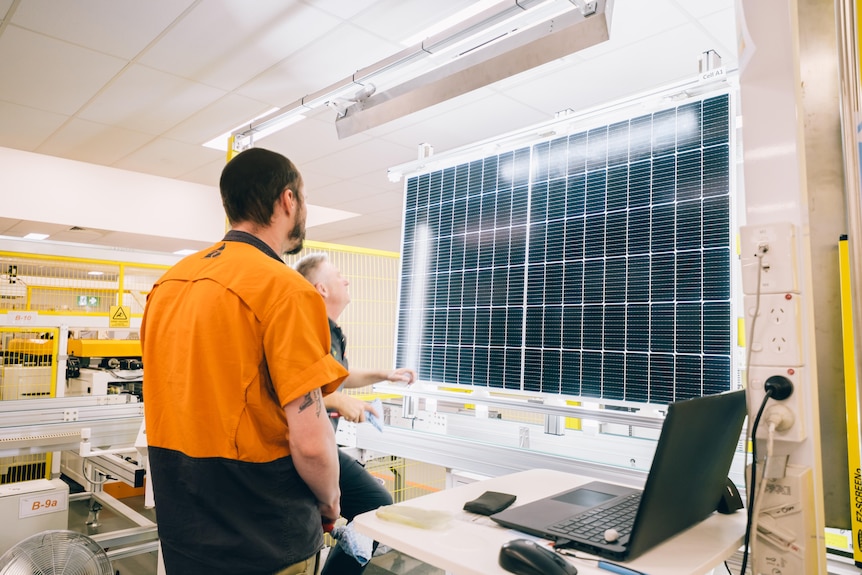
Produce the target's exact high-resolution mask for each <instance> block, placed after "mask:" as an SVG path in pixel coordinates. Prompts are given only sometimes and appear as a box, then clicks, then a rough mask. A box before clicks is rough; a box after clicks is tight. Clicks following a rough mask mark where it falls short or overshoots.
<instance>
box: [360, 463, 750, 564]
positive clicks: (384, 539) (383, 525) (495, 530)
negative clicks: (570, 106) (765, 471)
mask: <svg viewBox="0 0 862 575" xmlns="http://www.w3.org/2000/svg"><path fill="white" fill-rule="evenodd" d="M590 480H591V478H588V477H582V476H579V475H572V474H570V473H563V472H560V471H552V470H548V469H533V470H530V471H522V472H519V473H513V474H511V475H505V476H502V477H495V478H493V479H487V480H483V481H477V482H475V483H470V484H467V485H462V486H459V487H456V488H454V489H447V490H444V491H439V492H437V493H432V494H430V495H425V496H422V497H418V498H416V499H411V500H409V501H405V502H404V503H402V504H401V505H407V506H411V507H418V508H421V509H435V510H440V511H447V512H451V513H452V514H453V518H452V520H451V521H450V522H449V523H448V525H446V526H445V527H443V528H440V529H422V528H418V527H411V526H409V525H404V524H402V523H396V522H392V521H384V520H382V519H380V518H378V517H377V516H376V515H375V512H374V511H369V512H368V513H363V514H362V515H359V516H358V517H356V519H355V520H354V521H355V525H356V528H357V529H358V531H359V532H361V533H365V534H366V535H369V536H371V537H373V538H374V539H376V540H377V541H380V542H381V543H382V544H384V545H388V546H390V547H392V548H394V549H398V550H399V551H402V552H404V553H406V554H407V555H411V556H413V557H415V558H417V559H419V560H420V561H424V562H425V563H429V564H431V565H434V566H435V567H438V568H440V569H444V570H446V571H449V572H451V573H453V574H455V575H506V574H507V573H508V571H505V570H504V569H503V568H502V567H500V566H499V564H498V563H497V558H498V554H499V551H500V546H501V545H503V543H505V542H506V541H509V540H511V539H517V538H532V537H531V536H529V535H525V534H523V533H520V532H518V531H513V530H511V529H506V528H504V527H501V526H499V525H497V524H496V523H494V522H493V521H491V520H490V519H488V518H487V517H482V516H477V515H475V514H472V513H467V512H465V511H463V510H462V507H463V505H464V503H465V502H466V501H470V500H471V499H475V498H476V497H478V496H479V495H481V494H482V493H484V492H485V491H499V492H502V493H511V494H513V495H516V496H517V497H518V499H517V500H516V501H515V503H514V504H513V506H517V505H520V504H524V503H528V502H530V501H534V500H536V499H540V498H542V497H545V496H548V495H553V494H555V493H559V492H561V491H565V490H566V489H570V488H572V487H576V486H578V485H580V484H583V483H586V482H588V481H590ZM744 533H745V512H744V510H740V511H737V512H736V513H734V514H732V515H720V514H718V513H714V514H713V515H711V516H710V517H708V518H707V519H706V520H704V521H703V522H701V523H699V524H698V525H695V526H694V527H691V528H690V529H688V530H686V531H684V532H682V533H680V534H679V535H677V536H676V537H674V538H672V539H670V540H668V541H666V542H665V543H663V544H662V545H660V546H658V547H655V548H653V549H652V550H650V551H648V552H647V553H645V554H643V555H641V556H640V557H638V558H637V559H635V560H633V561H629V562H626V563H622V565H625V566H627V567H630V568H632V569H636V570H638V571H641V572H643V573H646V574H648V575H702V574H704V573H709V572H710V571H711V570H712V569H713V568H714V567H715V566H717V565H719V564H720V563H721V562H722V561H723V560H724V559H726V558H727V557H729V556H730V555H731V554H733V552H734V551H736V550H737V549H739V547H740V545H742V538H743V535H744ZM534 539H535V538H534ZM579 555H581V554H580V553H579ZM569 560H570V561H571V562H572V563H574V564H575V565H576V566H577V567H578V572H579V574H580V575H600V574H603V575H607V574H608V571H605V570H602V569H599V568H598V567H597V566H596V562H595V561H583V560H579V559H572V558H569Z"/></svg>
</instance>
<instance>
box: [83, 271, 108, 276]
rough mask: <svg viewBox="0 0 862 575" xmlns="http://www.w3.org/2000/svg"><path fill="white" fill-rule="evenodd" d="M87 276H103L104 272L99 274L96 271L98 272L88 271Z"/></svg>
mask: <svg viewBox="0 0 862 575" xmlns="http://www.w3.org/2000/svg"><path fill="white" fill-rule="evenodd" d="M87 275H88V276H103V275H105V272H100V271H98V270H93V271H89V272H87Z"/></svg>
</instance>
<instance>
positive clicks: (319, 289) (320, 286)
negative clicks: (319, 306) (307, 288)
mask: <svg viewBox="0 0 862 575" xmlns="http://www.w3.org/2000/svg"><path fill="white" fill-rule="evenodd" d="M314 287H315V288H316V289H317V292H318V293H319V294H320V295H321V296H322V297H324V298H325V297H326V296H328V295H329V290H328V289H326V285H324V284H322V283H316V284H314Z"/></svg>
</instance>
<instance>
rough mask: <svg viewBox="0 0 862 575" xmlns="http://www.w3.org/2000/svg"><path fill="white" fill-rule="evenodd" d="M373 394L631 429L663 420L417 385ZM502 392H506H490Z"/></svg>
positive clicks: (658, 426)
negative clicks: (489, 408) (513, 411)
mask: <svg viewBox="0 0 862 575" xmlns="http://www.w3.org/2000/svg"><path fill="white" fill-rule="evenodd" d="M374 391H376V392H380V393H386V394H392V395H402V396H405V397H421V398H427V399H437V400H440V401H449V402H455V403H460V404H462V405H463V404H468V403H469V404H480V405H486V406H488V407H497V408H504V409H514V410H520V411H527V412H531V413H541V414H543V415H559V416H563V417H575V418H580V419H592V420H595V421H600V422H602V423H616V424H620V425H630V426H632V427H641V428H645V429H661V427H662V424H663V423H664V419H663V418H660V417H650V416H645V415H636V414H633V413H629V412H625V411H616V410H611V409H589V408H586V407H578V406H573V405H549V404H544V403H536V402H533V401H528V400H527V399H526V398H524V399H510V398H504V397H494V396H490V395H488V396H481V395H477V394H475V393H459V392H454V391H440V390H439V389H427V388H422V387H420V386H418V385H416V384H414V385H412V386H409V387H404V386H398V385H392V384H382V383H378V384H374ZM489 391H500V392H505V390H496V389H493V390H489Z"/></svg>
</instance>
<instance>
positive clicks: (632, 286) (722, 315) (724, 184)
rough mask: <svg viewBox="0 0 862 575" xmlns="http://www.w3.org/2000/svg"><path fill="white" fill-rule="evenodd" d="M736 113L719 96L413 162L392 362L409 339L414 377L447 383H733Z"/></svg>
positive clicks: (704, 388)
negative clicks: (424, 165) (436, 165)
mask: <svg viewBox="0 0 862 575" xmlns="http://www.w3.org/2000/svg"><path fill="white" fill-rule="evenodd" d="M729 111H730V105H729V97H728V96H727V95H721V96H715V97H711V98H707V99H704V100H700V101H695V102H688V103H685V104H682V105H679V106H677V107H674V108H670V109H666V110H661V111H658V112H655V113H653V114H645V115H641V116H638V117H635V118H631V119H627V120H623V121H620V122H614V123H612V124H609V125H606V126H598V127H593V128H590V129H587V130H584V131H581V132H578V133H575V134H572V135H570V136H567V137H558V138H555V139H553V140H550V141H539V142H536V143H535V144H533V145H532V146H526V147H523V148H521V149H518V150H515V151H511V152H505V153H502V154H499V155H493V156H489V157H487V158H483V159H481V160H472V161H469V162H464V163H462V164H459V165H457V166H450V167H446V168H444V169H441V170H437V171H434V172H431V173H427V174H420V175H417V176H414V177H411V178H409V179H408V180H407V182H406V184H405V221H404V235H403V242H404V248H403V254H404V255H403V260H402V262H403V265H402V290H401V293H402V297H401V298H400V302H399V306H400V307H399V328H398V342H397V354H398V357H397V361H398V362H399V364H403V361H404V359H405V358H406V357H407V349H408V347H409V346H411V345H418V347H419V354H418V357H419V358H420V360H419V365H418V366H417V367H418V369H419V373H420V379H423V380H429V381H435V382H440V383H445V384H447V385H459V384H461V385H478V386H490V387H497V388H504V389H523V390H527V391H535V392H544V393H551V394H565V395H575V396H582V397H594V398H605V399H613V400H625V401H633V402H646V401H649V402H657V403H664V402H670V401H675V400H679V399H684V398H687V397H693V396H697V395H703V394H706V393H716V392H719V391H722V390H726V389H729V388H730V381H731V373H730V372H731V359H730V353H731V305H730V298H731V282H730V262H731V253H730V249H731V234H730V224H731V216H730V209H731V202H730V157H731V155H732V153H731V149H730V144H731V143H730V140H729V135H730V129H729V124H730V120H729ZM426 226H427V228H428V230H429V232H430V234H429V235H430V237H431V238H432V239H431V240H430V245H427V246H420V247H422V248H423V249H425V250H427V252H426V253H427V254H429V257H428V258H427V260H428V262H429V268H428V269H424V270H418V269H414V266H415V265H417V264H418V262H419V261H421V260H423V259H424V258H418V257H415V256H414V255H413V253H414V248H416V247H417V241H418V239H419V238H421V237H424V235H423V234H420V233H418V230H419V229H421V228H423V227H426ZM418 275H424V276H426V277H427V278H428V281H426V282H425V285H426V286H427V293H426V294H424V297H422V298H418V299H415V300H414V299H411V298H410V297H408V294H410V293H411V290H410V289H409V286H410V284H411V282H412V281H415V280H416V278H417V277H418ZM417 308H419V309H421V310H422V311H423V312H424V313H422V314H419V315H418V316H417V314H416V313H412V312H415V311H416V310H417ZM411 317H424V318H425V320H424V321H425V322H426V323H430V326H424V327H423V328H422V329H419V330H418V331H417V330H416V328H415V327H412V328H411V326H409V325H407V324H408V323H409V321H410V318H411ZM415 333H422V334H423V335H422V337H421V341H416V339H417V338H416V337H415V336H413V337H411V334H415Z"/></svg>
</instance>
